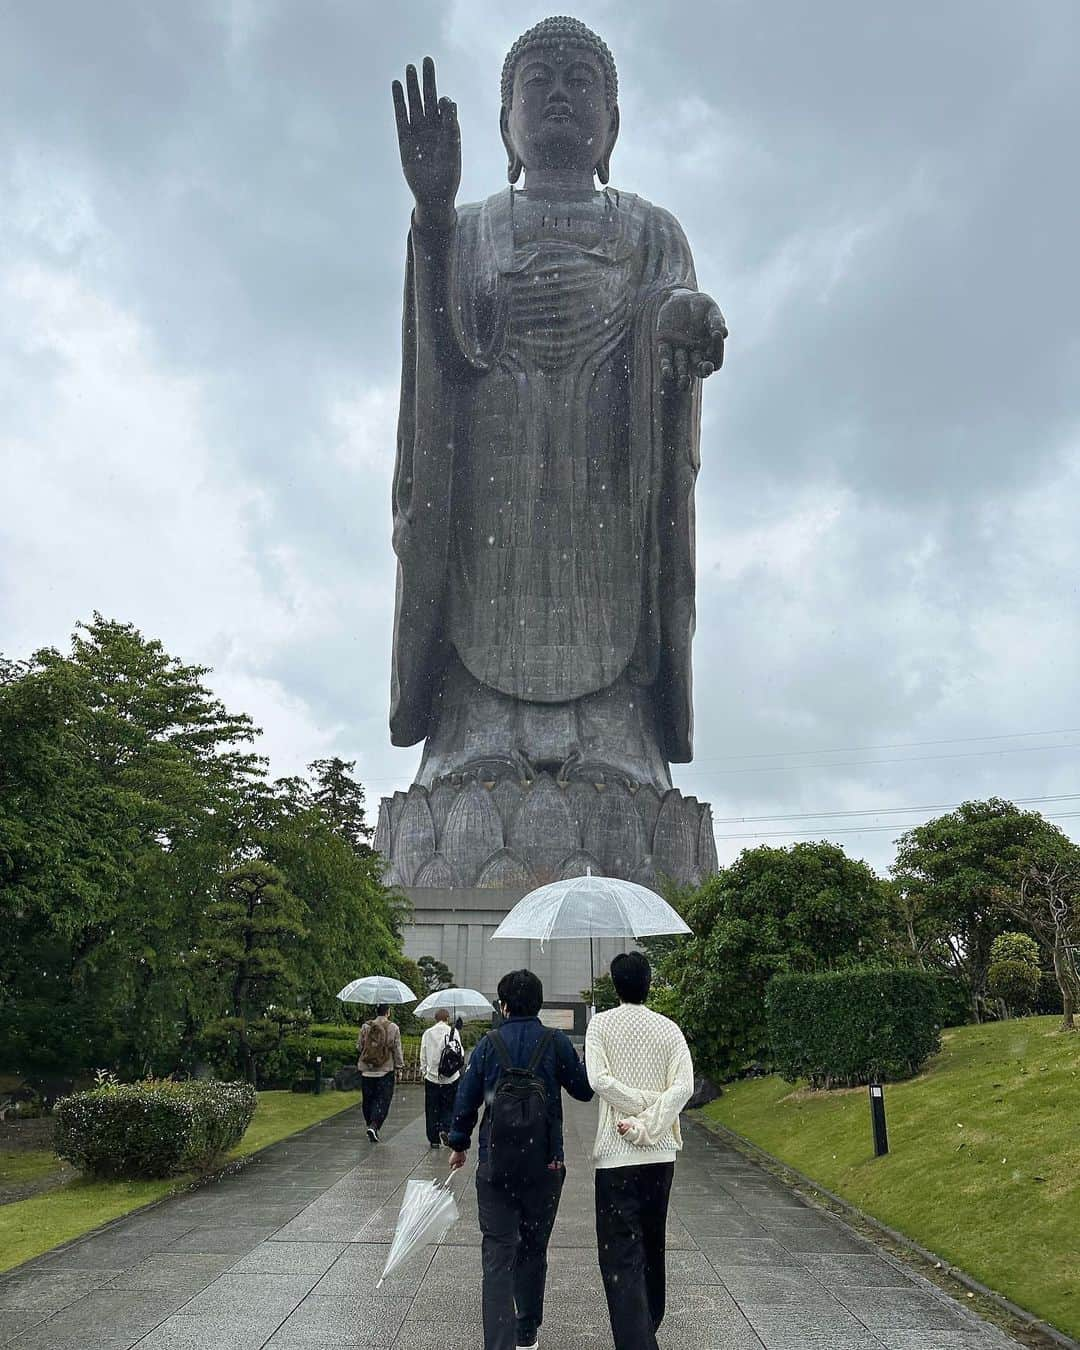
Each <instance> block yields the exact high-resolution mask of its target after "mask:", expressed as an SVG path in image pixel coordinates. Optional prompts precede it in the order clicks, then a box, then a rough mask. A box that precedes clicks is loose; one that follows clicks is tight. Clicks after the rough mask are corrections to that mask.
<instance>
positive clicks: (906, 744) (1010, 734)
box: [699, 727, 1080, 764]
mask: <svg viewBox="0 0 1080 1350" xmlns="http://www.w3.org/2000/svg"><path fill="white" fill-rule="evenodd" d="M1076 735H1080V727H1062V728H1060V729H1059V730H1057V731H1003V732H998V733H995V734H994V735H992V736H946V737H944V738H943V739H942V740H937V741H894V742H893V743H892V744H889V745H841V746H838V747H837V748H835V749H833V750H755V751H754V752H753V753H749V752H748V753H746V754H735V755H711V756H708V757H706V758H705V759H703V760H701V761H699V762H700V763H703V764H711V763H712V762H713V761H717V760H722V759H776V758H778V757H779V756H782V755H852V754H863V753H869V752H870V751H873V750H921V749H923V748H925V747H926V746H928V745H969V744H972V743H973V742H975V741H1014V740H1019V739H1021V738H1025V737H1029V736H1076Z"/></svg>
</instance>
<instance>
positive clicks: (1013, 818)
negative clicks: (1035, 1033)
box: [892, 797, 1060, 1019]
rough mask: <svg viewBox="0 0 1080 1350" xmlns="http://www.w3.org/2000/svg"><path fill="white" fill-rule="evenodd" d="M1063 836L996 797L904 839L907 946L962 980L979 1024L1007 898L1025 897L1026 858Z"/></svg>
mask: <svg viewBox="0 0 1080 1350" xmlns="http://www.w3.org/2000/svg"><path fill="white" fill-rule="evenodd" d="M1059 833H1060V832H1059V831H1057V830H1055V828H1054V826H1053V825H1051V824H1050V822H1049V821H1047V820H1045V819H1044V818H1043V817H1042V816H1041V815H1039V813H1038V812H1037V811H1021V810H1019V809H1018V808H1017V807H1016V806H1014V805H1013V804H1012V803H1011V802H1007V801H1002V800H1001V799H1000V798H997V797H992V798H990V799H988V800H987V801H981V802H979V801H972V802H964V803H963V805H962V806H960V807H958V808H957V809H956V810H955V811H950V812H949V813H948V814H947V815H942V816H937V817H936V818H935V819H933V820H928V821H926V822H925V824H922V825H917V826H916V827H915V828H914V829H912V830H909V831H908V832H907V833H906V834H904V835H903V836H901V838H900V840H899V844H898V847H897V853H896V861H895V863H894V864H893V869H892V871H893V877H894V879H895V881H896V884H897V886H898V887H899V889H900V892H901V896H902V904H903V906H904V913H905V916H906V923H907V931H908V942H909V946H910V947H911V948H912V951H913V953H915V954H919V955H921V956H922V958H923V959H924V963H928V964H931V965H937V966H939V967H940V968H942V969H944V970H947V971H949V972H950V973H952V974H954V975H956V976H957V977H958V978H959V979H961V980H962V981H963V982H964V984H965V986H966V987H967V989H968V993H969V996H970V998H971V1004H972V1011H973V1013H974V1015H975V1017H976V1019H978V1018H979V1017H981V1015H982V1012H983V1002H984V999H985V997H986V992H987V989H986V982H987V976H988V973H989V969H990V949H991V946H992V945H993V941H994V938H995V937H997V935H998V934H999V933H1001V932H1002V931H1004V929H1005V928H1006V927H1007V926H1008V924H1009V922H1010V920H1009V919H1008V917H1007V915H1006V912H1005V909H1004V907H1003V905H1002V900H1003V899H1004V898H1005V897H1006V896H1017V895H1019V891H1020V878H1021V871H1022V868H1023V865H1024V863H1025V861H1026V860H1027V859H1028V858H1029V856H1030V855H1031V853H1032V851H1033V850H1038V849H1039V848H1040V847H1042V846H1051V845H1052V843H1053V839H1054V836H1056V835H1058V834H1059Z"/></svg>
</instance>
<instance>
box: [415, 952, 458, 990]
mask: <svg viewBox="0 0 1080 1350" xmlns="http://www.w3.org/2000/svg"><path fill="white" fill-rule="evenodd" d="M416 968H417V970H419V972H420V981H421V984H422V987H423V988H424V989H425V990H426V991H427V993H429V994H437V993H438V992H439V990H440V989H453V987H454V972H453V971H452V970H451V969H450V967H449V966H448V965H447V964H446V962H445V961H439V960H437V959H436V958H435V957H434V956H421V957H419V958H418V959H417V962H416Z"/></svg>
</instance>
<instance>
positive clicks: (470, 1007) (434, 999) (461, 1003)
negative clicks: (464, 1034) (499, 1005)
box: [413, 989, 495, 1022]
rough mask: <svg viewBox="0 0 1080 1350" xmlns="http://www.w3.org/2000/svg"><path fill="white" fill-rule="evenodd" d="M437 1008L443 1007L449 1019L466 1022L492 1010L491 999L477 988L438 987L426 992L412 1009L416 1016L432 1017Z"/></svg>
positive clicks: (487, 1015) (486, 1014)
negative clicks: (423, 997) (428, 992)
mask: <svg viewBox="0 0 1080 1350" xmlns="http://www.w3.org/2000/svg"><path fill="white" fill-rule="evenodd" d="M439 1008H445V1009H446V1011H447V1012H448V1013H449V1014H450V1020H451V1021H453V1020H454V1019H455V1018H456V1017H461V1018H464V1020H465V1021H466V1022H468V1021H470V1020H473V1019H475V1018H478V1017H490V1016H491V1014H492V1013H493V1012H494V1010H495V1008H494V1004H493V1003H492V1001H491V999H489V998H485V996H484V995H483V994H481V993H480V992H479V990H477V989H439V990H437V991H436V992H435V993H434V994H428V996H427V998H425V999H424V1000H423V1001H422V1002H420V1003H418V1004H417V1005H416V1007H415V1008H414V1009H413V1012H414V1013H415V1014H416V1016H417V1017H434V1016H435V1013H436V1011H437V1010H438V1009H439Z"/></svg>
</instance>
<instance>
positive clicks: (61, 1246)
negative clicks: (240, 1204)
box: [0, 1102, 360, 1284]
mask: <svg viewBox="0 0 1080 1350" xmlns="http://www.w3.org/2000/svg"><path fill="white" fill-rule="evenodd" d="M359 1109H360V1103H359V1102H354V1103H353V1105H352V1106H344V1107H342V1109H341V1110H340V1111H335V1112H334V1113H333V1114H332V1115H329V1116H323V1118H322V1119H321V1120H313V1121H312V1122H311V1124H310V1125H305V1126H304V1128H303V1129H302V1130H293V1131H292V1133H291V1134H283V1135H282V1136H281V1138H280V1139H272V1140H271V1141H270V1143H268V1144H264V1145H263V1146H262V1148H257V1149H255V1150H254V1151H253V1152H252V1153H245V1154H244V1155H243V1157H241V1158H233V1159H232V1160H231V1161H230V1162H228V1163H226V1164H225V1166H224V1167H217V1168H215V1169H214V1170H213V1171H212V1172H206V1173H205V1174H200V1175H199V1176H197V1177H196V1178H195V1179H194V1180H193V1181H192V1182H190V1183H189V1184H188V1185H186V1186H179V1187H177V1189H176V1190H175V1191H166V1193H165V1194H164V1195H159V1196H158V1198H157V1199H156V1200H148V1201H147V1202H146V1204H145V1205H136V1206H135V1207H134V1208H133V1209H128V1210H125V1211H124V1213H123V1214H116V1215H114V1216H113V1218H111V1219H106V1220H105V1222H104V1223H99V1224H98V1225H97V1227H96V1228H88V1229H87V1230H86V1232H85V1233H79V1234H77V1236H75V1237H72V1238H68V1239H67V1240H66V1241H64V1242H58V1243H57V1244H56V1246H55V1247H47V1248H46V1249H45V1251H43V1252H38V1253H37V1255H36V1256H28V1257H27V1258H26V1260H25V1261H20V1262H19V1264H18V1265H17V1266H9V1267H8V1268H7V1269H6V1270H0V1284H2V1283H3V1281H4V1280H6V1279H7V1278H8V1276H9V1275H14V1274H15V1273H16V1272H17V1271H20V1270H25V1269H26V1267H27V1266H29V1265H31V1264H32V1263H33V1262H34V1261H40V1260H41V1258H42V1257H43V1256H54V1255H55V1254H56V1253H57V1252H66V1251H68V1250H69V1249H70V1248H72V1247H77V1246H78V1245H79V1243H80V1242H86V1241H88V1240H89V1239H90V1238H95V1237H100V1236H101V1234H102V1233H107V1232H108V1231H109V1229H110V1228H113V1227H115V1226H116V1225H117V1224H121V1223H125V1222H126V1221H127V1220H128V1219H130V1218H133V1217H134V1216H135V1215H136V1214H148V1213H149V1212H150V1210H152V1209H157V1207H158V1206H159V1205H164V1204H166V1203H167V1202H168V1201H169V1200H175V1199H176V1197H177V1196H178V1195H188V1194H190V1193H191V1192H192V1191H198V1190H201V1189H202V1187H203V1186H209V1185H211V1184H212V1183H213V1182H215V1181H220V1180H221V1178H222V1177H227V1176H230V1175H231V1174H232V1173H233V1172H241V1171H243V1169H244V1168H245V1167H247V1166H248V1164H249V1163H251V1162H253V1161H254V1160H255V1159H256V1158H258V1157H259V1156H260V1155H261V1154H263V1153H265V1152H266V1151H267V1150H268V1149H271V1148H277V1146H278V1144H282V1143H284V1142H285V1140H286V1139H299V1138H300V1136H301V1135H304V1134H309V1133H310V1132H311V1131H312V1130H317V1129H318V1128H319V1126H320V1125H323V1124H325V1122H326V1121H328V1120H336V1119H337V1118H338V1116H343V1115H345V1114H346V1113H347V1112H349V1111H358V1110H359ZM72 1180H74V1178H72ZM63 1185H70V1181H68V1182H65V1183H63ZM54 1189H56V1190H62V1189H63V1186H57V1187H55V1188H54ZM39 1194H42V1195H48V1194H49V1192H48V1191H42V1192H39ZM26 1198H27V1199H29V1200H33V1199H36V1198H37V1197H36V1196H27V1197H26ZM11 1203H12V1204H18V1203H19V1202H18V1201H12V1202H11Z"/></svg>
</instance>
